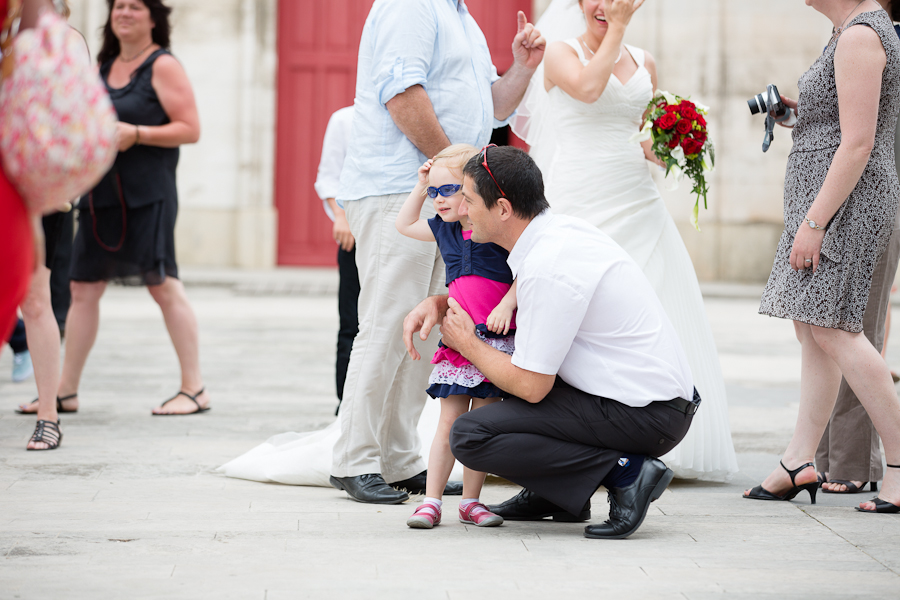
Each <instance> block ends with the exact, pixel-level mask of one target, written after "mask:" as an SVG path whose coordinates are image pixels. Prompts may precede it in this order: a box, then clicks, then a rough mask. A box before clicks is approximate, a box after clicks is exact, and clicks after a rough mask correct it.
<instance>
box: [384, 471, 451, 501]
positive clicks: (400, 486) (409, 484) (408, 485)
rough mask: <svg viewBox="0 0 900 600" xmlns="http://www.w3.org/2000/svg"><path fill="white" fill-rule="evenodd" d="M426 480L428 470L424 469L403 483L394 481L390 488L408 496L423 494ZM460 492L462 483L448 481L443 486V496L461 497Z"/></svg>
mask: <svg viewBox="0 0 900 600" xmlns="http://www.w3.org/2000/svg"><path fill="white" fill-rule="evenodd" d="M427 479H428V469H425V470H424V471H422V472H421V473H419V474H418V475H413V476H412V477H410V478H409V479H404V480H403V481H395V482H394V483H391V484H390V486H391V487H392V488H394V489H395V490H402V491H404V492H409V493H410V494H424V493H425V482H426V480H427ZM462 492H463V484H462V481H448V482H447V485H445V486H444V495H445V496H462Z"/></svg>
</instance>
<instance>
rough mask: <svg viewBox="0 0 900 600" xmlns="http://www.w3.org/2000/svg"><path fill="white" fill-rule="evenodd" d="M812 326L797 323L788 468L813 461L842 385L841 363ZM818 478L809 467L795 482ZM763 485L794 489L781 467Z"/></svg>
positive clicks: (785, 460) (786, 455) (780, 490)
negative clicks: (796, 402)
mask: <svg viewBox="0 0 900 600" xmlns="http://www.w3.org/2000/svg"><path fill="white" fill-rule="evenodd" d="M812 329H813V328H812V327H811V326H810V325H807V324H805V323H800V322H797V321H795V322H794V331H795V332H796V334H797V339H798V340H799V341H800V348H801V363H800V411H799V413H798V414H797V424H796V426H795V428H794V435H793V436H792V437H791V441H790V443H789V444H788V447H787V450H785V451H784V457H783V459H782V462H783V463H784V466H785V467H787V468H788V469H796V468H797V467H799V466H800V465H802V464H804V463H807V462H812V461H813V460H814V458H815V454H816V448H817V447H818V445H819V440H821V439H822V434H823V433H824V432H825V427H826V426H827V425H828V419H829V417H830V416H831V411H832V410H834V403H835V401H836V400H837V393H838V387H839V386H840V384H841V370H840V368H839V367H838V364H837V363H836V362H835V361H834V360H833V359H832V358H831V356H829V355H828V353H827V352H825V351H824V350H823V349H822V348H821V347H820V346H819V344H818V343H817V342H816V339H815V336H814V335H813V331H812ZM870 346H871V344H870ZM873 350H874V348H873ZM851 387H852V386H851ZM854 391H855V390H854ZM815 480H816V470H815V469H814V468H808V469H805V470H803V471H801V472H800V473H798V474H797V476H796V479H795V482H796V484H797V485H802V484H804V483H811V482H813V481H815ZM762 486H763V488H765V489H766V490H768V491H770V492H772V493H773V494H777V495H781V494H783V493H784V492H786V491H787V490H789V489H790V488H791V478H790V475H788V474H787V472H785V470H784V469H782V468H781V467H780V466H779V467H777V468H776V469H775V470H774V471H772V473H771V474H769V476H768V477H767V478H766V479H765V481H763V482H762ZM748 491H749V490H748ZM745 495H746V493H745Z"/></svg>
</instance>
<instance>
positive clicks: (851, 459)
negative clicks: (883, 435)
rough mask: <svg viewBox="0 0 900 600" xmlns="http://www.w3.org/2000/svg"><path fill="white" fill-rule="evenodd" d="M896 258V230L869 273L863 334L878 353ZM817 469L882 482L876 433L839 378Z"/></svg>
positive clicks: (899, 253) (899, 244) (899, 239)
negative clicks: (869, 279) (838, 385)
mask: <svg viewBox="0 0 900 600" xmlns="http://www.w3.org/2000/svg"><path fill="white" fill-rule="evenodd" d="M898 258H900V229H895V230H894V232H893V233H892V234H891V240H890V242H889V243H888V247H887V250H885V251H884V253H883V254H882V255H881V258H880V259H878V264H877V265H876V266H875V271H874V272H873V274H872V287H871V288H870V289H869V303H868V304H867V305H866V312H865V315H864V316H863V333H864V334H865V336H866V337H867V338H869V341H870V342H872V345H873V346H875V348H876V349H877V350H878V351H879V352H880V351H881V348H882V346H883V345H884V320H885V316H886V315H887V308H888V303H889V301H890V295H891V286H892V285H893V283H894V275H895V274H896V273H897V262H898ZM816 468H817V469H818V470H819V471H828V477H829V478H830V479H843V480H846V481H881V479H882V477H883V476H884V470H883V468H882V466H881V447H880V440H879V437H878V433H877V432H876V431H875V426H874V425H873V424H872V420H871V419H870V418H869V415H868V413H866V409H865V408H863V406H862V404H860V403H859V399H857V397H856V394H854V393H853V390H851V389H850V386H849V385H847V380H845V379H841V387H840V391H838V397H837V403H836V404H835V406H834V411H833V412H832V413H831V419H830V420H829V421H828V427H826V428H825V434H824V435H823V436H822V441H820V442H819V448H818V450H817V451H816Z"/></svg>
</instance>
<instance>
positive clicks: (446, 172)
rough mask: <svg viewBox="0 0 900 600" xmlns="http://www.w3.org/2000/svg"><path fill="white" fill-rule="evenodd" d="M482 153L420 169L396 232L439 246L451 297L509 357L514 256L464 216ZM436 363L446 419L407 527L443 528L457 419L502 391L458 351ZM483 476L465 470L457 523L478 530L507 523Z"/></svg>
mask: <svg viewBox="0 0 900 600" xmlns="http://www.w3.org/2000/svg"><path fill="white" fill-rule="evenodd" d="M476 154H478V149H477V148H475V147H474V146H470V145H468V144H455V145H453V146H450V147H448V148H445V149H444V150H443V151H441V152H440V153H439V154H438V155H437V156H435V157H434V158H433V159H431V160H429V161H426V162H425V164H424V165H422V167H421V168H419V181H418V183H417V184H416V187H415V189H414V190H413V191H412V193H411V194H410V195H409V198H407V199H406V202H405V203H404V204H403V207H402V208H401V209H400V213H399V214H398V215H397V230H398V231H399V232H400V233H402V234H403V235H405V236H408V237H411V238H413V239H417V240H422V241H426V242H432V241H436V242H437V244H438V247H439V248H440V251H441V256H442V257H443V259H444V263H445V264H446V266H447V286H448V287H449V288H450V290H449V292H450V297H451V298H454V299H455V300H456V301H457V302H459V305H460V306H461V307H462V308H463V309H464V310H465V311H466V312H467V313H469V315H470V316H471V317H472V320H473V321H475V323H476V324H477V326H476V333H477V334H478V336H479V337H480V338H481V339H482V340H483V341H484V342H485V343H486V344H490V345H491V346H492V347H494V348H497V349H498V350H501V351H503V352H506V353H507V354H512V353H513V350H514V349H515V343H514V331H515V321H514V316H513V312H514V310H515V308H516V295H515V285H514V283H513V277H512V273H511V272H510V270H509V266H507V264H506V257H507V256H508V253H507V252H506V250H504V249H503V248H501V247H500V246H497V245H496V244H490V243H488V244H479V243H476V242H472V241H471V240H470V239H469V238H470V237H471V235H472V228H471V225H470V224H469V221H468V219H467V218H466V217H465V216H461V215H460V214H459V206H460V204H461V203H462V202H463V201H464V200H463V197H462V178H463V174H462V170H463V167H464V166H465V164H466V162H467V161H468V160H469V159H470V158H471V157H473V156H475V155H476ZM426 195H427V196H428V197H429V198H432V199H433V201H434V208H435V210H436V211H437V216H435V217H434V218H431V219H421V218H419V215H420V213H421V211H422V204H423V203H424V201H425V196H426ZM431 363H432V364H433V365H435V367H434V371H433V372H432V373H431V377H430V378H429V381H428V383H429V387H428V390H427V392H428V395H429V396H431V397H432V398H440V399H441V418H440V422H439V424H438V428H437V432H436V433H435V436H434V442H433V443H432V445H431V454H430V455H429V458H428V481H427V484H426V486H425V500H424V502H423V503H422V505H421V506H419V507H418V508H417V509H416V511H415V512H414V513H413V515H412V516H411V517H410V518H409V519H407V521H406V524H407V525H408V526H409V527H413V528H416V529H431V528H432V527H434V526H435V525H438V524H439V523H440V522H441V495H442V493H443V490H444V486H445V485H446V484H447V480H448V479H449V478H450V472H451V470H452V469H453V464H454V462H455V460H456V459H455V458H454V457H453V453H452V452H451V451H450V428H451V427H452V426H453V422H454V421H455V420H456V418H457V417H458V416H460V415H462V414H463V413H465V412H467V411H468V410H469V403H470V402H471V405H472V408H473V409H475V408H479V407H481V406H485V405H487V404H491V403H493V402H497V401H498V400H500V396H501V391H500V389H499V388H497V386H495V385H494V384H492V383H491V382H490V381H488V380H487V379H486V378H485V376H484V375H483V374H482V373H481V371H479V370H478V368H477V367H476V366H475V365H473V364H472V363H470V362H469V361H468V360H466V359H465V357H463V356H462V355H461V354H460V353H459V352H456V351H455V350H453V349H451V348H448V347H446V346H444V345H443V344H441V346H440V348H439V349H438V351H437V352H436V353H435V355H434V358H432V359H431ZM484 477H485V474H484V473H482V472H480V471H473V470H471V469H469V468H465V469H464V470H463V500H462V501H461V502H460V504H459V520H460V521H461V522H462V523H468V524H472V525H477V526H478V527H493V526H497V525H500V524H501V523H503V517H501V516H499V515H495V514H494V513H492V512H490V511H488V509H487V507H485V505H484V504H482V503H481V501H480V500H479V495H480V494H481V487H482V486H483V485H484Z"/></svg>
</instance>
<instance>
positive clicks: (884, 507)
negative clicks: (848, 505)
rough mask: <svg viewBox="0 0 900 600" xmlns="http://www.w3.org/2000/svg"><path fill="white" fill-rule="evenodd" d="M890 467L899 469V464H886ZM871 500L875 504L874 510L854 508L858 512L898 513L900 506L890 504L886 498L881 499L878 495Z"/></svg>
mask: <svg viewBox="0 0 900 600" xmlns="http://www.w3.org/2000/svg"><path fill="white" fill-rule="evenodd" d="M887 467H888V468H890V469H900V465H887ZM872 502H873V503H874V504H875V510H866V509H865V508H860V507H858V506H857V507H856V510H858V511H859V512H867V513H900V506H898V505H896V504H892V503H890V502H888V501H887V500H882V499H881V498H879V497H878V496H875V497H874V498H872Z"/></svg>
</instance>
